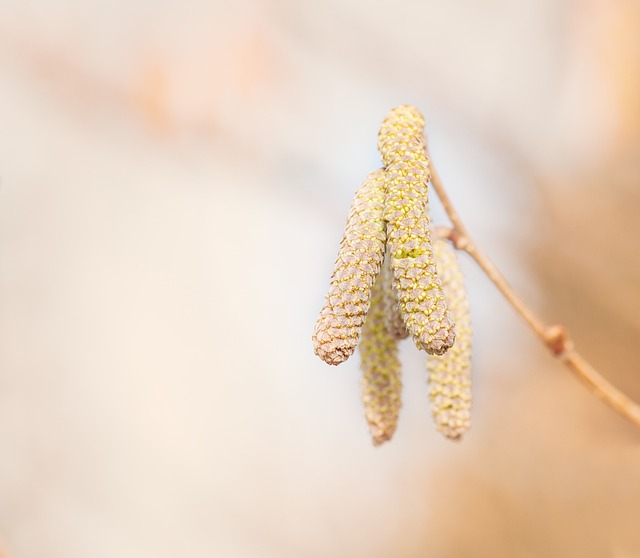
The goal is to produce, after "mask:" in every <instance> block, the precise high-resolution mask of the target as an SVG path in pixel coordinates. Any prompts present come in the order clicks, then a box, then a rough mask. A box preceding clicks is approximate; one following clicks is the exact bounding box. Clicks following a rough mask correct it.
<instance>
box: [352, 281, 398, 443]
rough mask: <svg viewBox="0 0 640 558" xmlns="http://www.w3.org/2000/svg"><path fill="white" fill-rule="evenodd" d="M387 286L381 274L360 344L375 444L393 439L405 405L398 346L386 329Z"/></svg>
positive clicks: (367, 411)
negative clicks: (385, 293)
mask: <svg viewBox="0 0 640 558" xmlns="http://www.w3.org/2000/svg"><path fill="white" fill-rule="evenodd" d="M384 288H385V285H384V280H383V276H382V275H380V276H379V277H378V280H377V281H376V283H375V285H374V287H373V291H372V294H371V308H370V309H369V314H368V316H367V321H366V322H365V324H364V327H363V328H362V337H361V339H360V344H359V345H358V350H359V352H360V357H361V368H362V373H363V375H362V399H363V402H364V409H365V417H366V419H367V425H368V427H369V432H370V433H371V439H372V441H373V445H374V446H379V445H380V444H382V443H383V442H386V441H387V440H390V439H391V437H392V436H393V433H394V432H395V430H396V426H397V424H398V415H399V414H400V408H401V407H402V401H401V391H402V380H401V376H400V361H399V360H398V347H397V341H396V340H395V339H394V338H393V337H392V336H391V335H390V334H389V331H388V329H387V324H386V319H385V309H384Z"/></svg>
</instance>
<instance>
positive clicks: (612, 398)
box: [431, 164, 640, 427]
mask: <svg viewBox="0 0 640 558" xmlns="http://www.w3.org/2000/svg"><path fill="white" fill-rule="evenodd" d="M431 183H432V185H433V188H434V190H435V191H436V193H437V194H438V197H439V198H440V201H441V202H442V205H443V207H444V209H445V211H446V213H447V215H448V216H449V219H450V220H451V224H452V225H453V227H451V228H449V227H438V228H437V229H436V233H437V234H438V235H439V236H441V237H443V238H448V239H449V240H450V241H451V242H452V243H453V245H454V246H455V247H456V248H457V249H458V250H461V251H463V252H466V253H467V254H469V256H471V258H472V259H473V260H474V261H475V262H476V263H477V264H478V266H479V267H480V269H482V271H484V273H485V275H486V276H487V277H488V278H489V279H490V280H491V281H492V282H493V284H494V285H495V286H496V287H497V288H498V290H499V291H500V292H501V293H502V294H503V296H504V297H505V298H506V299H507V301H508V302H509V303H510V304H511V306H513V307H514V308H515V310H516V311H517V312H518V314H520V315H521V316H522V317H523V318H524V320H525V321H526V322H527V323H528V324H529V326H530V327H531V329H532V330H533V331H534V333H535V334H536V335H537V336H538V337H539V338H540V339H541V340H542V342H543V343H544V344H545V345H546V346H547V348H548V349H549V350H550V351H551V352H552V353H553V354H554V355H555V356H556V357H558V358H559V359H560V360H561V361H562V362H563V363H564V364H565V366H566V367H567V368H568V369H569V370H571V371H572V372H573V373H574V374H575V375H576V376H577V377H578V378H579V379H580V380H582V381H583V382H584V383H585V384H586V385H587V387H588V388H589V389H590V390H591V391H592V392H593V393H595V394H596V395H597V396H598V397H600V399H602V400H603V401H604V402H605V403H606V404H607V405H609V407H611V408H612V409H613V410H614V411H616V412H617V413H619V414H620V415H622V416H623V417H625V418H626V419H627V420H629V421H630V422H632V423H633V424H635V425H636V426H638V427H640V406H639V405H638V404H637V403H636V402H635V401H633V400H632V399H631V398H630V397H628V396H627V395H626V394H625V393H623V392H622V391H620V390H619V389H618V388H616V387H615V386H614V385H612V384H611V383H610V382H608V381H607V380H606V379H605V378H604V377H603V376H601V375H600V373H599V372H598V371H597V370H596V369H595V368H594V367H593V366H591V364H589V362H588V361H587V360H586V359H585V358H584V357H583V356H582V355H581V354H580V353H579V352H578V351H576V349H575V348H574V346H573V342H572V341H571V338H570V336H569V333H568V332H567V330H566V328H565V327H564V326H562V325H559V324H555V325H546V324H545V323H544V322H542V321H541V320H540V319H539V318H538V317H537V316H536V315H535V314H534V313H533V312H532V311H531V309H530V308H529V307H528V306H527V305H526V304H525V303H524V302H523V300H522V299H521V298H520V297H519V296H518V294H517V293H516V292H515V291H514V290H513V288H512V287H511V285H509V283H508V282H507V280H506V279H505V278H504V276H503V275H502V274H501V273H500V271H499V270H498V268H497V267H496V266H495V265H494V264H493V262H492V261H491V260H490V259H489V258H488V257H487V256H485V254H484V253H483V252H482V251H481V250H480V249H479V248H478V247H477V246H476V244H475V243H474V242H473V240H472V239H471V236H470V235H469V231H468V230H467V228H466V227H465V225H464V223H463V222H462V220H461V219H460V217H459V216H458V213H457V212H456V210H455V208H454V207H453V205H452V203H451V200H450V199H449V196H448V195H447V192H446V190H445V189H444V186H443V185H442V181H441V180H440V177H439V176H438V173H437V172H436V170H435V168H434V167H433V164H431Z"/></svg>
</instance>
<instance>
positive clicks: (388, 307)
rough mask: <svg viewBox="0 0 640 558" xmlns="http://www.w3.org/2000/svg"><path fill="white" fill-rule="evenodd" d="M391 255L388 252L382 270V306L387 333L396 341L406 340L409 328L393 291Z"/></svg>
mask: <svg viewBox="0 0 640 558" xmlns="http://www.w3.org/2000/svg"><path fill="white" fill-rule="evenodd" d="M390 259H391V257H390V255H389V252H388V251H387V253H386V255H385V258H384V263H383V264H382V269H381V270H380V281H381V282H382V304H383V307H384V316H385V321H386V324H387V331H388V332H389V335H391V337H393V338H394V339H406V338H407V337H409V332H408V331H407V326H405V325H404V319H403V318H402V314H401V313H400V307H399V306H398V298H397V297H396V293H395V292H394V291H393V274H392V273H391V263H390Z"/></svg>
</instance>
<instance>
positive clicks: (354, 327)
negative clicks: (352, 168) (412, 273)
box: [313, 170, 386, 365]
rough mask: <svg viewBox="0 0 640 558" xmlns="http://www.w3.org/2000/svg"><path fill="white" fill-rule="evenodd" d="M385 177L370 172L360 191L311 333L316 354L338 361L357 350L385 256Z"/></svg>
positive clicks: (355, 199)
mask: <svg viewBox="0 0 640 558" xmlns="http://www.w3.org/2000/svg"><path fill="white" fill-rule="evenodd" d="M384 200H385V176H384V172H383V171H382V170H377V171H374V172H372V173H370V174H369V175H368V176H367V178H366V180H365V181H364V183H363V184H362V186H361V187H360V188H359V189H358V191H357V192H356V195H355V198H354V200H353V203H352V205H351V208H350V210H349V216H348V218H347V224H346V227H345V232H344V236H343V238H342V241H341V243H340V250H339V252H338V258H337V260H336V263H335V267H334V271H333V275H332V277H331V283H330V286H329V292H328V293H327V296H326V299H325V304H324V306H323V308H322V310H321V311H320V316H319V317H318V321H317V322H316V327H315V330H314V332H313V346H314V351H315V353H316V354H317V355H318V356H319V357H320V358H321V359H322V360H324V361H325V362H326V363H328V364H334V365H336V364H340V363H341V362H344V361H345V360H347V359H348V358H349V357H350V356H351V355H352V354H353V352H354V350H355V348H356V345H357V344H358V339H359V337H360V330H361V328H362V325H363V324H364V321H365V317H366V314H367V311H368V310H369V303H370V298H371V287H372V286H373V284H374V281H375V279H376V277H377V276H378V274H379V272H380V266H381V265H382V260H383V258H384V250H385V242H386V232H385V229H386V227H385V222H384V219H383V216H382V214H383V208H384Z"/></svg>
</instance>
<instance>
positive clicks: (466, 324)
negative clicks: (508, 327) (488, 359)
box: [427, 239, 471, 440]
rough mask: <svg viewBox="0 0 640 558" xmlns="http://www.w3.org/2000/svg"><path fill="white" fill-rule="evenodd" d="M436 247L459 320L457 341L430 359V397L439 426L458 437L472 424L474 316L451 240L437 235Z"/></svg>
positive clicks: (447, 292)
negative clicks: (472, 323) (445, 350)
mask: <svg viewBox="0 0 640 558" xmlns="http://www.w3.org/2000/svg"><path fill="white" fill-rule="evenodd" d="M433 251H434V257H435V259H436V261H437V262H438V270H439V272H440V278H441V280H442V287H443V289H444V293H445V296H446V297H447V304H448V305H449V309H450V310H451V315H452V317H453V319H454V320H455V322H456V342H455V344H454V345H453V347H452V348H451V349H449V350H448V351H447V352H446V353H445V354H444V355H442V356H429V357H428V359H427V371H428V374H429V397H430V399H431V405H432V413H433V418H434V420H435V423H436V427H437V428H438V430H439V431H440V432H442V434H444V435H445V436H446V437H447V438H450V439H453V440H457V439H460V438H461V437H462V435H463V434H464V433H465V432H466V431H467V430H468V429H469V427H470V424H471V423H470V418H471V414H470V412H471V316H470V313H469V302H468V300H467V293H466V289H465V286H464V277H463V275H462V271H461V270H460V266H459V264H458V259H457V256H456V253H455V250H454V249H453V247H452V246H451V245H450V244H449V242H447V241H445V240H442V239H437V240H435V242H434V244H433Z"/></svg>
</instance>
